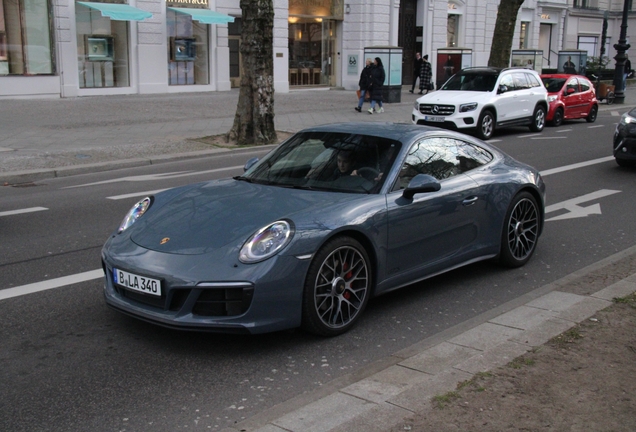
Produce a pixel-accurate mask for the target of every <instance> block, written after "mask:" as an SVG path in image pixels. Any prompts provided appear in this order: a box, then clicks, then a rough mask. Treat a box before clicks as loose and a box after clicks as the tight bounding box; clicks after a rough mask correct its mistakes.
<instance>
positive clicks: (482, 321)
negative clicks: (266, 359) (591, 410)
mask: <svg viewBox="0 0 636 432" xmlns="http://www.w3.org/2000/svg"><path fill="white" fill-rule="evenodd" d="M407 90H408V88H406V87H405V88H404V89H403V93H402V101H401V102H400V103H395V104H385V112H384V113H382V114H373V115H369V114H368V113H366V112H364V111H363V112H362V113H357V112H356V111H354V109H353V108H354V106H355V105H356V98H355V92H353V91H338V90H327V89H324V90H323V89H320V90H318V89H314V90H306V91H293V92H291V93H289V94H277V95H276V96H275V110H276V117H275V123H276V128H277V130H280V131H290V132H294V131H297V130H300V129H303V128H305V127H309V126H313V125H317V124H323V123H330V122H340V121H353V120H358V121H369V122H371V121H374V122H375V121H393V122H403V123H406V122H410V118H411V109H412V105H413V102H414V101H415V99H416V96H417V95H412V94H410V93H408V91H407ZM632 93H633V92H632V91H628V92H627V93H626V100H625V104H623V105H606V104H601V105H600V110H601V111H616V112H618V113H623V112H625V111H627V110H628V109H629V108H631V106H633V105H635V104H636V95H632ZM237 100H238V91H237V90H233V91H230V92H223V93H212V94H207V93H206V94H200V93H196V94H180V95H152V96H139V95H134V96H111V97H92V98H78V99H59V100H58V99H56V100H1V101H0V130H2V132H3V133H2V135H1V136H0V182H2V183H3V184H4V183H5V182H6V183H9V184H13V183H21V182H33V181H38V180H42V179H46V178H52V177H58V176H67V175H74V174H79V173H86V172H94V171H104V170H109V169H115V168H121V167H122V166H124V165H125V166H135V165H148V164H154V163H161V162H162V161H170V160H175V159H176V158H187V157H200V156H201V155H208V154H214V153H218V152H228V151H233V150H231V149H227V148H210V146H209V144H205V143H202V142H201V141H197V140H196V139H197V138H201V137H206V136H212V135H218V134H223V133H226V132H228V131H229V130H230V128H231V127H232V122H233V118H234V112H235V109H236V104H237ZM617 119H618V118H617ZM616 265H623V270H624V271H623V272H622V273H621V275H622V276H621V278H620V279H619V280H617V278H616V274H617V272H616V271H615V266H616ZM590 275H592V276H593V277H592V276H590ZM599 281H601V282H599ZM606 281H607V282H606ZM633 292H636V246H634V247H632V248H630V249H628V250H626V251H623V252H621V253H618V254H616V255H614V256H612V257H609V258H607V259H605V260H603V261H600V262H599V263H597V264H594V265H593V266H590V267H588V268H585V269H582V270H580V271H577V272H575V273H573V274H572V275H569V276H567V277H565V278H563V279H561V280H559V281H556V282H554V283H552V284H549V285H546V286H543V287H541V288H538V289H537V290H535V291H533V292H531V293H528V294H526V295H524V296H522V297H520V298H518V299H516V300H514V301H512V302H510V303H507V304H504V305H501V306H499V307H497V308H495V309H493V310H491V311H489V312H487V313H485V314H482V315H480V316H477V317H475V318H473V319H471V320H469V321H467V322H465V323H462V324H461V325H458V326H456V327H453V328H451V329H448V330H446V331H444V332H442V333H439V334H437V335H435V336H434V337H432V338H429V339H426V340H424V341H422V342H421V343H418V344H415V345H413V346H411V347H409V348H407V349H405V350H402V351H400V352H397V353H395V354H393V355H392V356H390V357H388V358H385V359H382V360H380V361H378V362H376V363H374V364H372V365H370V366H368V367H366V368H364V369H363V370H360V371H357V372H356V373H355V374H352V375H349V376H346V377H343V378H341V379H338V380H336V381H334V382H331V383H328V384H326V385H324V386H322V387H321V388H320V389H318V390H316V391H313V392H311V393H308V394H303V395H300V396H298V397H296V398H293V399H291V400H289V401H287V402H285V403H283V404H280V405H278V406H275V407H272V408H270V409H268V410H266V411H264V412H261V413H260V414H258V415H256V416H253V417H251V418H249V419H247V420H245V421H243V422H241V423H239V424H237V425H235V427H233V428H227V429H225V432H238V431H250V432H254V431H258V432H285V431H287V432H289V431H293V432H311V431H331V432H373V431H377V432H380V431H388V430H392V429H393V428H395V427H399V425H400V424H403V422H404V420H405V419H407V418H412V417H413V416H415V417H417V416H426V415H428V413H430V410H431V404H430V400H431V398H432V397H434V396H438V395H441V394H445V393H448V392H450V391H454V390H455V389H456V385H457V383H458V382H462V381H467V380H470V379H471V378H473V377H475V376H477V375H479V373H481V372H484V371H489V370H492V369H494V368H497V367H499V366H501V365H505V364H508V363H509V362H510V361H512V360H513V359H514V358H516V357H518V356H520V355H523V354H525V353H527V352H529V351H531V350H533V349H535V348H536V347H539V346H542V345H543V344H544V343H546V342H547V341H548V340H550V339H551V338H553V337H555V336H557V335H559V334H561V333H562V332H564V331H566V330H568V329H570V328H572V327H573V326H576V325H577V324H578V323H580V322H583V321H585V320H587V319H589V317H591V316H593V315H594V314H595V313H596V312H598V311H599V310H601V309H604V308H606V307H608V306H609V305H611V304H612V299H613V298H614V297H623V296H626V295H628V294H631V293H633ZM598 367H599V368H601V367H606V365H602V364H599V365H598ZM591 373H593V371H591ZM616 373H619V374H621V373H624V371H621V370H616ZM555 385H558V383H555ZM631 397H632V398H634V395H633V394H632V395H631ZM396 425H397V426H396ZM405 430H408V429H405ZM413 430H415V429H413Z"/></svg>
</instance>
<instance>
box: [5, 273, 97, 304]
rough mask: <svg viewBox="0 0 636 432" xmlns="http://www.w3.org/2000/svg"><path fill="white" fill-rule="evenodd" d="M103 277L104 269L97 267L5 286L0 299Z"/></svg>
mask: <svg viewBox="0 0 636 432" xmlns="http://www.w3.org/2000/svg"><path fill="white" fill-rule="evenodd" d="M102 277H104V270H102V269H97V270H91V271H87V272H84V273H78V274H74V275H70V276H64V277H60V278H57V279H49V280H46V281H42V282H35V283H32V284H29V285H22V286H19V287H15V288H7V289H4V290H0V300H6V299H9V298H12V297H19V296H23V295H25V294H31V293H35V292H39V291H46V290H50V289H53V288H60V287H63V286H66V285H72V284H76V283H80V282H86V281H89V280H93V279H99V278H102Z"/></svg>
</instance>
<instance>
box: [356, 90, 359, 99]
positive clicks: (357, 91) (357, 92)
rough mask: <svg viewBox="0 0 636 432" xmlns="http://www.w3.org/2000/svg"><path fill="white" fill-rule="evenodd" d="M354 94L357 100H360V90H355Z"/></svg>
mask: <svg viewBox="0 0 636 432" xmlns="http://www.w3.org/2000/svg"><path fill="white" fill-rule="evenodd" d="M356 94H357V95H358V99H360V90H359V89H358V90H356Z"/></svg>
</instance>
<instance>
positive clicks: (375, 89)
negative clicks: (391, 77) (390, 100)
mask: <svg viewBox="0 0 636 432" xmlns="http://www.w3.org/2000/svg"><path fill="white" fill-rule="evenodd" d="M371 77H372V80H371V89H370V90H371V108H369V114H373V109H374V108H375V104H376V103H377V104H378V110H377V111H376V112H379V113H383V112H384V108H383V107H382V87H383V86H384V79H385V78H386V74H385V73H384V66H383V65H382V59H380V57H376V58H375V61H374V62H373V67H372V68H371Z"/></svg>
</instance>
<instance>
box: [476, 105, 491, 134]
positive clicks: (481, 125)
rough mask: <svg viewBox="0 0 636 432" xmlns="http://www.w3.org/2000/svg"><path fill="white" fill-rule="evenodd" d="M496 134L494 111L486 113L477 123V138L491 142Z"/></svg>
mask: <svg viewBox="0 0 636 432" xmlns="http://www.w3.org/2000/svg"><path fill="white" fill-rule="evenodd" d="M494 133H495V116H494V114H493V113H492V111H488V110H486V111H484V112H482V113H481V115H480V116H479V122H477V136H478V137H479V138H481V139H483V140H489V139H490V138H492V135H493V134H494Z"/></svg>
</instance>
